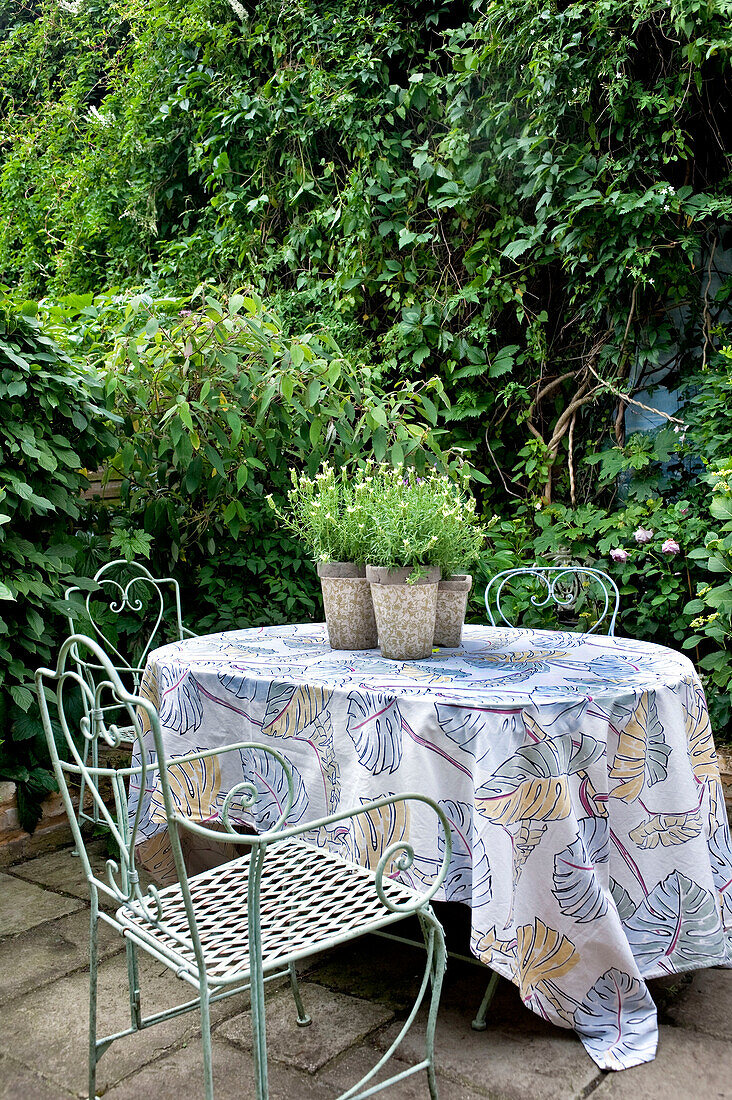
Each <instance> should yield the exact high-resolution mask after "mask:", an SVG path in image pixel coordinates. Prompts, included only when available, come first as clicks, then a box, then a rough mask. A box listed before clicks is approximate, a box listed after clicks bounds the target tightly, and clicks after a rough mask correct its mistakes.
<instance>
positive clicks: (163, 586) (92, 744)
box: [64, 558, 193, 824]
mask: <svg viewBox="0 0 732 1100" xmlns="http://www.w3.org/2000/svg"><path fill="white" fill-rule="evenodd" d="M91 580H92V583H93V584H94V588H93V589H92V590H90V591H84V590H82V589H81V588H80V587H78V586H76V585H74V586H72V587H70V588H67V589H66V591H65V593H64V601H65V602H66V604H67V605H68V608H69V610H68V614H67V620H68V624H69V632H70V633H71V634H73V633H74V632H75V631H76V630H78V622H79V613H81V615H82V616H83V620H84V622H85V624H86V623H88V625H89V626H90V627H91V629H92V630H93V631H94V637H95V638H96V640H97V641H98V642H99V643H100V644H101V646H102V648H103V650H104V652H105V654H106V655H107V656H108V657H109V658H110V659H111V662H112V665H113V667H114V668H115V670H116V671H117V673H118V675H119V677H120V679H121V681H122V683H123V684H124V685H125V687H126V688H127V689H128V690H132V691H133V692H136V691H138V690H139V687H140V680H141V677H142V674H143V672H144V668H145V659H146V657H147V655H148V653H149V652H150V650H151V649H152V647H153V646H154V645H155V644H158V645H162V644H164V643H165V642H168V641H181V640H182V639H183V638H184V637H191V636H193V635H192V631H190V630H188V629H187V628H186V627H184V626H183V614H182V609H181V598H180V586H179V584H178V582H177V581H176V580H175V578H173V577H154V576H153V574H152V573H151V572H150V570H149V569H148V568H147V566H146V565H143V564H142V562H138V561H127V560H126V559H124V558H117V559H116V560H115V561H110V562H107V563H106V565H103V566H102V567H101V569H98V570H97V572H96V573H95V574H94V576H93V577H92V578H91ZM166 611H167V612H168V614H167V616H166ZM125 643H127V644H125ZM71 656H72V658H73V660H74V661H75V662H76V665H77V668H78V670H79V673H80V675H81V676H82V677H83V678H84V680H85V681H86V683H87V684H88V686H89V689H90V692H91V695H93V693H94V689H95V685H96V681H97V678H98V676H99V674H100V672H101V671H102V670H101V669H100V667H99V665H98V664H96V662H95V660H94V659H93V657H89V656H87V657H83V656H82V655H81V654H80V653H79V652H78V651H77V650H75V649H72V651H71ZM90 697H91V696H89V698H90ZM86 701H87V697H85V699H84V700H83V703H84V705H86ZM105 713H106V714H107V717H109V712H108V711H107V712H105ZM88 717H89V718H90V720H93V716H92V714H91V713H89V715H88ZM115 724H116V728H117V734H116V736H117V737H118V738H119V741H120V742H122V743H127V744H131V743H132V742H133V741H134V737H135V731H134V729H133V728H132V726H130V725H127V726H125V725H120V724H119V723H118V722H117V723H115ZM98 744H99V740H98V739H96V738H91V739H90V741H89V742H88V746H87V747H88V749H89V751H90V752H91V753H92V757H91V761H92V765H93V766H96V765H97V764H98V759H97V757H96V751H97V747H98ZM89 794H90V792H89V790H88V788H87V786H86V783H85V781H84V779H83V778H82V781H81V789H80V794H79V810H78V813H79V819H80V820H81V821H91V822H93V823H94V824H99V823H100V822H99V811H98V809H97V806H96V804H93V806H92V808H91V812H90V813H88V812H87V810H86V808H85V807H86V803H87V801H88V798H89Z"/></svg>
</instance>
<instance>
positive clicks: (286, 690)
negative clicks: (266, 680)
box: [262, 681, 297, 729]
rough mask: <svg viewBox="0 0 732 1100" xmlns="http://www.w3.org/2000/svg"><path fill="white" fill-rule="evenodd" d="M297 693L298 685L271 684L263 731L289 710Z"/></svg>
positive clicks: (263, 720)
mask: <svg viewBox="0 0 732 1100" xmlns="http://www.w3.org/2000/svg"><path fill="white" fill-rule="evenodd" d="M296 691H297V685H296V684H282V683H280V684H278V683H277V681H275V682H274V683H273V684H270V688H269V693H268V695H267V706H266V707H265V710H264V717H263V719H262V729H266V728H267V726H271V725H272V723H273V722H276V721H277V719H278V718H279V717H280V716H281V715H282V714H283V713H284V711H286V710H287V708H288V707H289V705H290V703H291V702H292V697H293V695H294V694H295V692H296Z"/></svg>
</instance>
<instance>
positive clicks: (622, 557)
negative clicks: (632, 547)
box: [610, 550, 628, 561]
mask: <svg viewBox="0 0 732 1100" xmlns="http://www.w3.org/2000/svg"><path fill="white" fill-rule="evenodd" d="M610 557H611V558H612V559H613V561H627V560H628V551H627V550H611V551H610Z"/></svg>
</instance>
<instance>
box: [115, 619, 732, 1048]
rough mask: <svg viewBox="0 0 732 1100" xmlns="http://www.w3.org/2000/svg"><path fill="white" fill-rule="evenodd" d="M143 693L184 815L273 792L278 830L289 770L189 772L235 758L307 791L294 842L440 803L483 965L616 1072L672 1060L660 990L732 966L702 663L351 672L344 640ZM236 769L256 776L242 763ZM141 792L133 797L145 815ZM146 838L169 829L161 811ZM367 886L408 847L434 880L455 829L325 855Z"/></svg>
mask: <svg viewBox="0 0 732 1100" xmlns="http://www.w3.org/2000/svg"><path fill="white" fill-rule="evenodd" d="M142 691H143V694H145V695H146V696H147V697H148V698H149V699H151V700H152V701H153V702H154V704H155V705H156V707H157V708H158V710H159V713H160V718H161V723H162V727H163V733H164V738H165V744H166V751H167V754H168V757H169V760H170V761H171V764H170V769H169V774H170V782H171V789H172V791H173V794H174V797H175V798H176V801H177V802H178V805H179V808H180V810H181V811H182V812H183V813H186V814H189V815H192V816H194V817H195V818H197V819H198V820H200V821H207V822H211V821H215V820H216V819H217V818H218V817H220V812H221V805H222V802H223V799H224V797H225V795H226V792H227V791H228V790H229V788H230V787H232V786H233V785H234V784H236V783H239V782H241V781H242V779H243V777H244V775H246V777H247V778H251V777H252V776H253V777H254V782H255V783H256V785H257V788H258V790H259V792H260V798H259V801H258V803H257V807H256V811H255V813H256V816H255V818H254V819H253V820H251V819H250V820H249V822H248V823H249V824H251V825H254V826H255V827H256V828H257V829H265V828H267V827H268V825H269V824H271V823H273V822H274V821H275V820H276V818H277V816H278V815H279V808H280V805H281V803H282V801H283V800H284V797H285V795H286V790H287V784H286V780H285V776H284V771H283V769H282V768H281V766H280V765H275V766H273V764H272V757H271V756H268V754H266V753H263V752H260V751H258V750H257V749H256V748H252V749H247V750H244V751H243V752H241V754H231V757H232V759H230V758H229V757H224V758H222V761H221V763H220V764H219V763H217V762H216V761H215V760H213V759H209V760H207V761H204V762H200V761H199V762H195V763H194V764H189V765H177V766H176V764H175V761H174V758H175V757H176V756H180V755H183V754H185V753H187V752H189V751H191V750H194V749H201V748H205V749H209V748H213V747H216V746H220V745H223V744H226V743H231V742H233V741H252V742H255V743H257V742H259V743H262V744H268V745H273V746H275V747H276V748H278V749H279V751H280V752H281V753H282V754H283V755H284V756H285V757H286V758H287V759H288V761H289V762H290V765H291V767H292V773H293V779H294V795H295V797H294V803H293V806H292V810H291V813H290V817H289V821H290V822H291V823H295V822H300V821H305V822H306V821H307V820H308V818H313V819H316V818H318V817H320V816H323V815H326V814H328V813H331V812H334V811H336V810H342V809H346V808H350V807H352V806H355V805H359V804H361V803H362V802H364V801H367V800H370V799H372V798H376V797H379V796H381V795H385V794H394V793H399V792H408V791H419V792H422V793H424V794H426V795H429V796H430V797H431V798H434V799H435V800H437V801H438V802H439V803H440V805H441V806H442V808H443V809H444V811H445V813H446V815H447V817H448V818H449V820H450V822H451V825H452V833H453V836H452V841H453V856H452V862H451V865H450V870H449V872H448V876H447V879H446V881H445V885H444V892H443V894H442V895H438V900H439V898H440V897H442V898H444V900H447V901H459V902H463V903H465V904H466V905H469V906H470V908H471V912H472V918H471V928H472V932H471V949H472V951H473V953H474V954H475V955H476V956H477V957H478V958H479V959H480V960H482V961H483V962H485V963H486V964H487V965H488V966H490V967H491V968H492V969H493V970H495V971H498V972H499V973H500V974H503V975H504V976H505V977H507V978H509V979H510V980H511V981H513V982H515V983H516V985H517V986H518V987H519V990H520V994H521V997H522V999H523V1001H524V1003H525V1004H526V1005H527V1006H528V1007H529V1008H531V1009H533V1010H534V1011H535V1012H537V1013H539V1014H540V1015H541V1016H543V1017H545V1018H546V1019H548V1020H551V1021H553V1022H554V1023H555V1024H558V1025H560V1026H564V1027H571V1028H574V1029H575V1031H576V1032H577V1033H578V1035H579V1037H580V1038H581V1040H582V1042H583V1043H584V1045H585V1047H586V1049H587V1051H588V1052H589V1054H590V1055H591V1056H592V1058H593V1059H594V1060H595V1061H596V1062H597V1064H598V1065H599V1066H600V1067H602V1068H604V1069H622V1068H625V1067H628V1066H633V1065H637V1064H639V1063H641V1062H645V1061H649V1060H651V1059H652V1058H653V1057H654V1055H655V1050H656V1043H657V1038H658V1029H657V1022H656V1009H655V1006H654V1003H653V1001H652V999H651V996H650V994H649V992H648V989H647V987H646V984H645V981H646V979H648V978H653V977H658V976H661V975H667V974H674V973H680V972H682V971H685V970H692V969H695V968H701V967H709V966H715V965H722V966H730V965H732V851H731V849H730V835H729V829H728V825H727V818H726V813H725V805H724V800H723V797H722V788H721V784H720V780H719V771H718V767H717V761H716V756H715V751H714V744H713V741H712V733H711V728H710V724H709V717H708V714H707V707H706V703H705V699H704V693H703V691H702V687H701V684H700V682H699V679H698V677H697V675H696V672H695V671H694V667H693V665H692V664H691V662H690V661H689V660H688V659H687V658H686V657H684V656H682V655H681V654H679V653H676V652H674V651H673V650H670V649H666V648H664V647H662V646H657V645H651V644H649V643H645V642H638V641H632V640H629V639H625V638H610V637H605V636H597V635H582V634H573V633H568V632H548V631H532V630H512V629H505V628H499V627H466V628H465V631H464V636H463V645H462V646H461V648H460V649H438V650H435V651H434V653H433V655H432V657H431V658H429V659H426V660H422V661H410V662H404V663H401V662H396V661H389V660H385V659H384V658H382V657H381V655H380V653H379V651H378V650H369V651H366V652H354V653H351V652H343V651H332V650H331V649H330V647H329V645H328V640H327V633H326V630H325V627H324V626H312V625H309V626H279V627H266V628H261V629H250V630H238V631H232V632H228V633H221V634H213V635H210V636H208V637H202V638H191V639H186V640H184V641H181V642H175V643H173V644H171V645H167V646H164V647H162V648H161V649H158V650H155V651H154V652H153V653H151V654H150V656H149V658H148V663H147V669H146V672H145V676H144V679H143V687H142ZM234 756H236V759H235V760H234V759H233V757H234ZM139 795H140V792H139V791H134V790H133V791H131V806H132V808H133V809H134V807H135V805H136V804H137V799H138V798H139ZM143 799H144V806H143V817H142V829H141V838H142V839H143V840H146V842H147V843H148V846H149V845H150V844H152V845H153V847H154V845H155V843H156V842H155V840H154V839H153V840H151V838H155V837H156V836H157V837H159V836H160V834H161V833H162V831H163V830H164V828H165V815H164V812H163V808H162V806H161V803H160V797H159V792H158V791H157V790H156V789H155V788H154V787H150V788H149V789H147V790H145V791H144V792H143ZM310 839H311V840H312V842H313V843H315V844H319V845H326V846H329V847H331V848H333V849H336V850H338V851H340V852H345V853H347V854H348V855H349V856H350V857H351V858H353V859H354V860H357V861H359V862H361V863H363V864H366V865H368V866H371V867H373V866H375V865H376V863H377V862H378V860H379V858H380V855H381V853H382V852H383V851H384V850H385V848H387V847H388V846H389V845H390V844H391V843H393V842H394V841H397V840H402V839H409V841H410V843H411V844H412V845H413V846H414V849H415V860H414V863H413V865H412V867H411V868H410V870H409V871H408V872H397V871H396V869H394V873H399V874H401V875H402V876H403V877H405V878H406V880H407V881H409V883H410V885H418V884H421V883H423V882H426V881H429V880H431V878H432V876H433V874H434V872H435V870H436V868H437V866H438V864H439V861H440V859H441V856H442V846H443V838H442V836H441V835H440V834H439V832H438V831H437V829H436V826H435V823H434V821H433V820H430V821H429V822H428V821H427V818H426V816H425V819H424V820H422V818H421V816H420V814H419V811H412V812H411V814H410V813H408V811H407V810H405V809H404V808H403V807H402V808H399V807H397V808H394V807H390V808H389V809H385V810H382V811H379V812H378V813H374V814H372V815H370V816H369V818H368V820H366V821H364V819H363V818H360V819H359V821H358V822H354V821H351V822H348V823H347V824H343V825H339V826H338V827H335V828H333V829H332V830H331V831H329V832H325V831H323V830H321V831H319V832H317V833H315V832H314V833H313V834H311V837H310Z"/></svg>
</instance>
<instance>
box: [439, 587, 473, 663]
mask: <svg viewBox="0 0 732 1100" xmlns="http://www.w3.org/2000/svg"><path fill="white" fill-rule="evenodd" d="M472 586H473V578H472V577H471V576H470V574H469V573H456V574H455V575H454V576H452V577H447V578H446V579H445V580H442V581H440V583H439V586H438V588H437V615H436V617H435V640H434V645H440V646H447V647H450V648H454V647H455V646H459V645H460V642H461V641H462V635H463V623H464V622H465V611H466V609H467V606H468V596H469V595H470V589H471V588H472Z"/></svg>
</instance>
